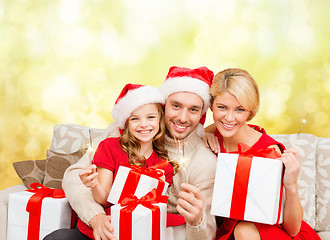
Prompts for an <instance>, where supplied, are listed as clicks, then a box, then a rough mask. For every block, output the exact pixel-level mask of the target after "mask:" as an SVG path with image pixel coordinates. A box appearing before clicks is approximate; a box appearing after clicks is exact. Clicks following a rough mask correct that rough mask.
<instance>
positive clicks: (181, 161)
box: [174, 137, 189, 182]
mask: <svg viewBox="0 0 330 240" xmlns="http://www.w3.org/2000/svg"><path fill="white" fill-rule="evenodd" d="M174 141H175V142H176V143H178V144H179V151H180V150H181V151H182V155H181V157H180V159H179V161H178V162H179V165H180V171H182V178H183V181H184V182H188V176H187V171H186V165H187V162H188V160H189V159H188V158H185V156H184V148H185V145H186V144H187V143H185V142H184V140H178V139H176V138H175V137H174Z"/></svg>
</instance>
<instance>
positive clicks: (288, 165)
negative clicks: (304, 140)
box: [280, 149, 300, 191]
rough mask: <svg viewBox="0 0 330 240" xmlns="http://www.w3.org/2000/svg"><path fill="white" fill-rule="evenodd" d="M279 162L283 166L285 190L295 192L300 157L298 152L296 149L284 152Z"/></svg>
mask: <svg viewBox="0 0 330 240" xmlns="http://www.w3.org/2000/svg"><path fill="white" fill-rule="evenodd" d="M280 160H281V161H282V162H283V164H284V166H285V169H284V179H283V184H284V187H285V189H287V190H290V189H292V190H294V191H296V190H297V182H298V176H299V171H300V156H299V153H298V151H297V150H296V149H288V150H285V151H284V153H283V154H282V156H281V158H280Z"/></svg>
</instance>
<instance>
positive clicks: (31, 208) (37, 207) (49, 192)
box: [26, 183, 65, 240]
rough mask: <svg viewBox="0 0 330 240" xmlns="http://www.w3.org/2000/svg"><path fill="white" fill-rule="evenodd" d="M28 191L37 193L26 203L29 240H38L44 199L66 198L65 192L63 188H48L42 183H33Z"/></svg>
mask: <svg viewBox="0 0 330 240" xmlns="http://www.w3.org/2000/svg"><path fill="white" fill-rule="evenodd" d="M30 187H31V189H30V190H26V191H28V192H32V193H35V194H34V195H32V197H31V198H30V199H29V201H28V203H27V205H26V211H27V212H29V226H28V237H27V239H28V240H38V239H39V232H40V217H41V206H42V200H43V199H44V198H45V197H51V198H64V197H65V194H64V191H63V190H62V189H52V188H48V187H46V186H44V185H42V184H40V183H32V184H31V185H30Z"/></svg>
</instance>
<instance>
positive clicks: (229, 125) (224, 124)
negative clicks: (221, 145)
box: [221, 122, 236, 129]
mask: <svg viewBox="0 0 330 240" xmlns="http://www.w3.org/2000/svg"><path fill="white" fill-rule="evenodd" d="M221 123H222V125H223V126H224V127H225V128H226V129H232V128H234V127H235V126H236V124H228V123H224V122H221Z"/></svg>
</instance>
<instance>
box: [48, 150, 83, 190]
mask: <svg viewBox="0 0 330 240" xmlns="http://www.w3.org/2000/svg"><path fill="white" fill-rule="evenodd" d="M83 155H84V151H82V150H80V151H77V152H75V153H70V154H62V153H57V152H53V151H51V150H47V162H46V167H45V178H44V181H43V185H45V186H46V187H52V188H58V189H62V179H63V175H64V172H65V170H66V169H67V168H68V167H69V166H71V165H72V164H74V163H76V162H78V160H79V159H80V158H81V157H82V156H83Z"/></svg>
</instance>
